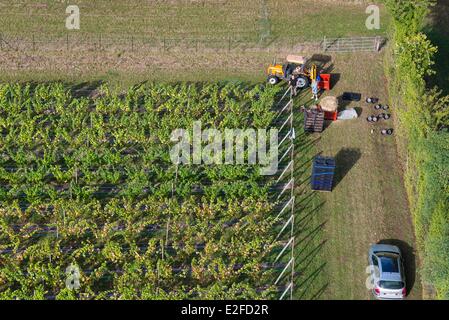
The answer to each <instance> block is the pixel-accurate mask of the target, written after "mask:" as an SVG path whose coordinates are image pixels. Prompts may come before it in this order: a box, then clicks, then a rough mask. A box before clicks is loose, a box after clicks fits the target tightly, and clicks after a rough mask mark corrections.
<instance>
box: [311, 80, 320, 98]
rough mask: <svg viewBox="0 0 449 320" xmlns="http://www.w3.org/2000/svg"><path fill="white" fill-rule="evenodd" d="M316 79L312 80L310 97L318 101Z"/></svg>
mask: <svg viewBox="0 0 449 320" xmlns="http://www.w3.org/2000/svg"><path fill="white" fill-rule="evenodd" d="M318 91H319V89H318V81H317V79H313V80H312V99H315V101H318Z"/></svg>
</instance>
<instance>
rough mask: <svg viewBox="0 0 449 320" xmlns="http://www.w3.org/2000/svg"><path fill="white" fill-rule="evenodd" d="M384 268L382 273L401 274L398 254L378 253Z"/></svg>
mask: <svg viewBox="0 0 449 320" xmlns="http://www.w3.org/2000/svg"><path fill="white" fill-rule="evenodd" d="M377 256H378V257H379V259H380V264H381V266H382V272H390V273H398V272H399V259H398V258H399V257H398V255H397V254H394V253H389V252H382V253H377Z"/></svg>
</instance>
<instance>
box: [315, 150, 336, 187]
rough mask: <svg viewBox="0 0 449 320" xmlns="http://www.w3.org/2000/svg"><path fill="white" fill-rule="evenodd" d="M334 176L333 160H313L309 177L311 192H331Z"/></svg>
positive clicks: (318, 158) (327, 158) (321, 158)
mask: <svg viewBox="0 0 449 320" xmlns="http://www.w3.org/2000/svg"><path fill="white" fill-rule="evenodd" d="M334 174H335V159H334V158H331V157H322V156H316V157H315V158H314V159H313V169H312V177H311V186H312V190H316V191H332V185H333V182H334Z"/></svg>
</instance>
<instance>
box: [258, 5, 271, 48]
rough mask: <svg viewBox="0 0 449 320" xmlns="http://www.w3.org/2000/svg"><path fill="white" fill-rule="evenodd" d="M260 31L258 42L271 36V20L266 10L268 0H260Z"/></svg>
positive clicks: (264, 40) (265, 40) (263, 41)
mask: <svg viewBox="0 0 449 320" xmlns="http://www.w3.org/2000/svg"><path fill="white" fill-rule="evenodd" d="M260 11H261V12H260V20H259V24H260V33H259V42H260V43H266V42H267V41H268V39H269V38H270V37H271V21H270V12H269V10H268V0H261V2H260Z"/></svg>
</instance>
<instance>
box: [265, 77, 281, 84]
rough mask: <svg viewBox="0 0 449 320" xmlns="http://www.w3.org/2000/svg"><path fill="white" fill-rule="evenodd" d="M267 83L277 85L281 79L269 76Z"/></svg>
mask: <svg viewBox="0 0 449 320" xmlns="http://www.w3.org/2000/svg"><path fill="white" fill-rule="evenodd" d="M267 81H268V83H269V84H271V85H275V84H278V82H279V78H278V77H276V76H269V77H268V79H267Z"/></svg>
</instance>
